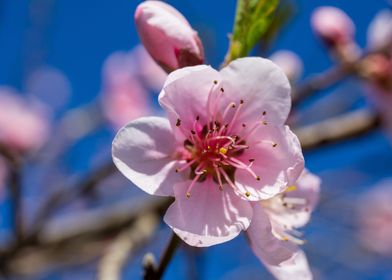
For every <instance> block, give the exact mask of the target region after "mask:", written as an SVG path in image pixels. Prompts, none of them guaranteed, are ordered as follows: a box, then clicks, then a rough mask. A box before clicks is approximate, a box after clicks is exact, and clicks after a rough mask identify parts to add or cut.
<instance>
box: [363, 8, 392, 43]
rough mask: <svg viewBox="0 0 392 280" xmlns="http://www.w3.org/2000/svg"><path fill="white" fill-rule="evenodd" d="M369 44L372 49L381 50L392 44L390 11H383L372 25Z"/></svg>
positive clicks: (368, 37)
mask: <svg viewBox="0 0 392 280" xmlns="http://www.w3.org/2000/svg"><path fill="white" fill-rule="evenodd" d="M367 44H368V47H369V48H370V49H381V48H384V47H386V46H387V45H388V44H389V45H391V44H392V12H391V11H390V10H382V11H381V12H379V13H378V14H377V15H376V16H375V18H374V19H373V21H372V22H371V23H370V25H369V28H368V32H367ZM391 51H392V47H391Z"/></svg>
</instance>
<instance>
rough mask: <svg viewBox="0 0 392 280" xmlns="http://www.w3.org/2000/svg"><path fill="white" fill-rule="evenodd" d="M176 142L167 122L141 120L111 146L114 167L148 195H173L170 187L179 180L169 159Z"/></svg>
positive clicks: (153, 119)
mask: <svg viewBox="0 0 392 280" xmlns="http://www.w3.org/2000/svg"><path fill="white" fill-rule="evenodd" d="M175 150H176V141H175V139H174V136H173V132H172V130H171V128H170V125H169V122H168V121H167V120H166V119H164V118H159V117H144V118H139V119H137V120H134V121H132V122H130V123H129V124H128V125H126V126H125V127H123V128H122V129H121V130H120V131H119V132H118V133H117V135H116V137H115V138H114V140H113V145H112V156H113V161H114V164H115V165H116V166H117V168H118V169H119V170H120V171H121V173H122V174H123V175H124V176H125V177H127V178H128V179H129V180H131V181H132V182H133V183H134V184H135V185H136V186H138V187H139V188H141V189H142V190H143V191H145V192H147V193H149V194H155V195H169V196H172V195H173V184H175V183H176V182H179V181H180V180H181V179H182V177H181V175H180V174H178V173H176V172H175V168H176V166H175V163H176V161H175V160H174V159H173V157H172V155H173V154H174V152H175Z"/></svg>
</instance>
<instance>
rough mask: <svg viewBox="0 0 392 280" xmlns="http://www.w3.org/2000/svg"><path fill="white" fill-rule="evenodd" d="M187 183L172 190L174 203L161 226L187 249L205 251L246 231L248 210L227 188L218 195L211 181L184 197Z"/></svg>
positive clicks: (249, 209) (199, 185)
mask: <svg viewBox="0 0 392 280" xmlns="http://www.w3.org/2000/svg"><path fill="white" fill-rule="evenodd" d="M189 183H190V182H188V183H178V184H176V185H175V186H174V194H175V198H176V200H175V202H174V203H173V204H172V205H171V206H170V208H169V209H168V210H167V212H166V215H165V218H164V220H165V222H166V223H167V224H168V225H169V226H170V227H171V228H172V229H173V230H174V232H175V233H176V234H177V235H179V236H180V238H181V239H182V240H184V241H185V242H186V243H188V244H189V245H191V246H196V247H207V246H211V245H215V244H219V243H223V242H226V241H229V240H231V239H233V238H234V237H236V236H237V235H238V234H239V233H240V232H241V230H245V229H247V228H248V226H249V224H250V220H251V217H252V207H251V205H250V203H249V202H248V201H245V200H242V199H240V198H239V197H238V196H237V195H235V194H234V192H233V191H232V189H231V188H229V187H227V188H225V189H224V190H223V191H220V190H219V188H218V186H217V184H216V183H214V182H213V181H212V180H211V179H207V180H206V181H204V182H202V183H196V185H195V186H194V187H193V189H192V191H191V195H190V197H189V198H188V197H186V195H185V194H186V191H187V189H188V187H189Z"/></svg>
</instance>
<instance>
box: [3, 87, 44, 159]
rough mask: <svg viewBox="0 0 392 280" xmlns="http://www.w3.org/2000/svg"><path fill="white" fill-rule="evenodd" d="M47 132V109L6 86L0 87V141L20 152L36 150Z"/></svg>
mask: <svg viewBox="0 0 392 280" xmlns="http://www.w3.org/2000/svg"><path fill="white" fill-rule="evenodd" d="M48 133H49V120H48V114H47V111H46V110H45V109H44V107H43V106H40V105H39V104H37V103H34V102H28V101H27V100H25V99H23V98H22V97H21V96H19V95H18V94H16V93H15V92H14V91H13V90H12V89H10V88H7V87H1V88H0V142H1V143H2V144H3V145H6V146H8V147H10V148H12V149H15V150H18V151H20V152H27V151H32V150H36V149H38V148H40V147H41V145H42V144H43V143H44V142H45V140H46V139H47V137H48Z"/></svg>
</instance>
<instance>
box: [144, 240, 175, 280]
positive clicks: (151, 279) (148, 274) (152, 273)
mask: <svg viewBox="0 0 392 280" xmlns="http://www.w3.org/2000/svg"><path fill="white" fill-rule="evenodd" d="M179 244H180V238H179V237H178V236H177V235H176V234H175V233H173V234H172V237H171V238H170V241H169V243H168V245H167V247H166V249H165V251H164V252H163V254H162V257H161V259H160V261H159V264H158V267H155V266H154V264H153V262H151V263H149V265H145V267H144V280H160V279H161V278H162V276H163V274H164V273H165V270H166V268H167V266H168V265H169V263H170V261H171V260H172V258H173V256H174V253H175V251H176V249H177V248H178V245H179Z"/></svg>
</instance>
